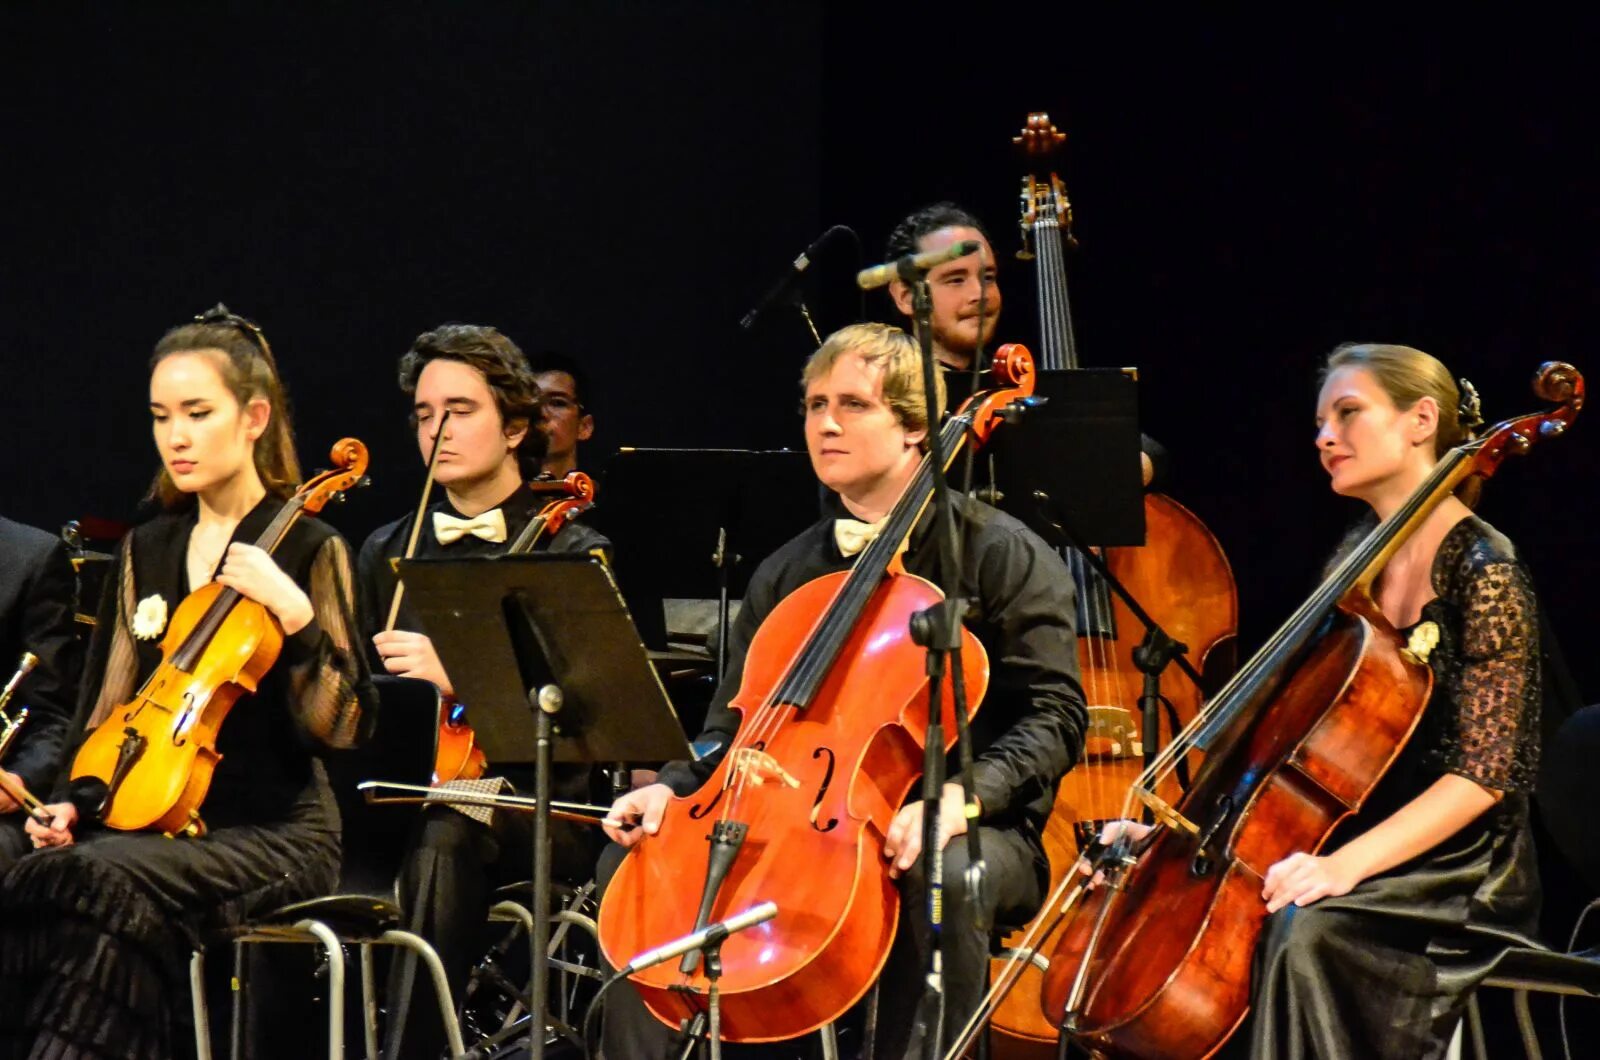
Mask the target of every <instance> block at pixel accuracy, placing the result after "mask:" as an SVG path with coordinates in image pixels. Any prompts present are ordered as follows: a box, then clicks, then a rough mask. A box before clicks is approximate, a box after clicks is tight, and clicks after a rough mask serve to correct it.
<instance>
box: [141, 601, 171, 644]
mask: <svg viewBox="0 0 1600 1060" xmlns="http://www.w3.org/2000/svg"><path fill="white" fill-rule="evenodd" d="M166 628H167V601H166V600H164V599H163V598H162V596H161V594H160V593H152V594H151V595H149V596H147V597H145V598H144V599H143V600H140V601H139V606H138V607H136V608H135V609H134V612H133V635H134V636H135V637H138V638H139V639H140V640H155V639H156V638H157V637H159V636H161V634H162V633H163V632H164V631H165V630H166Z"/></svg>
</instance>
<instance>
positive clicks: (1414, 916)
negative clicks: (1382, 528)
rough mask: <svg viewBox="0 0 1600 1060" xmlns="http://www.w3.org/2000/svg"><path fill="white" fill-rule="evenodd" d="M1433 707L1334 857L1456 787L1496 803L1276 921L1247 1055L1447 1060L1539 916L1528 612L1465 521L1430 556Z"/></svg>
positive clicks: (1537, 685)
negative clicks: (1403, 810)
mask: <svg viewBox="0 0 1600 1060" xmlns="http://www.w3.org/2000/svg"><path fill="white" fill-rule="evenodd" d="M1432 580H1433V588H1434V591H1435V592H1436V593H1437V594H1438V597H1437V599H1435V600H1432V601H1430V602H1429V603H1428V604H1427V605H1426V606H1425V607H1424V608H1423V609H1422V617H1421V619H1420V620H1419V621H1418V623H1417V625H1416V626H1413V627H1411V628H1410V629H1407V630H1403V631H1402V634H1403V635H1411V634H1412V633H1414V631H1415V630H1417V629H1418V628H1420V627H1423V626H1425V625H1427V624H1429V623H1432V624H1433V625H1434V626H1435V627H1436V628H1437V630H1438V634H1439V639H1438V644H1437V646H1436V647H1434V648H1433V650H1432V652H1431V654H1430V655H1429V656H1428V664H1429V666H1430V667H1431V668H1432V669H1433V672H1434V687H1433V696H1432V698H1431V699H1430V701H1429V703H1428V705H1427V707H1426V708H1425V710H1424V712H1423V716H1422V719H1421V721H1420V723H1419V724H1418V727H1417V729H1416V731H1415V733H1414V734H1413V736H1412V738H1411V740H1410V742H1409V743H1408V744H1407V745H1406V747H1405V748H1404V750H1403V751H1402V752H1401V755H1400V757H1399V758H1398V759H1397V760H1396V762H1395V764H1394V765H1393V766H1392V767H1391V768H1390V770H1389V772H1388V773H1387V774H1385V776H1384V778H1383V780H1382V781H1380V783H1379V786H1378V788H1377V790H1376V791H1374V792H1373V795H1372V797H1371V798H1370V799H1369V800H1368V802H1367V804H1366V806H1365V807H1363V809H1362V811H1361V813H1360V814H1358V815H1357V816H1356V817H1355V818H1353V819H1352V820H1351V821H1350V822H1347V823H1346V825H1345V826H1343V827H1342V828H1341V829H1340V831H1339V832H1338V833H1336V834H1335V835H1334V837H1333V838H1332V840H1331V841H1330V842H1329V844H1328V847H1327V849H1328V850H1330V851H1332V850H1336V849H1338V848H1339V846H1341V845H1343V843H1345V842H1347V841H1348V840H1350V839H1351V838H1353V837H1354V836H1356V835H1359V834H1360V833H1362V832H1365V831H1367V830H1368V829H1370V828H1371V827H1372V826H1373V825H1375V824H1377V823H1378V822H1380V821H1382V820H1384V819H1385V818H1386V817H1388V816H1389V815H1391V814H1393V813H1394V812H1395V811H1396V810H1398V809H1399V808H1400V807H1402V806H1404V805H1405V804H1406V803H1407V802H1409V801H1410V800H1411V799H1413V798H1415V797H1416V796H1417V795H1419V794H1421V793H1422V792H1423V791H1424V790H1425V789H1426V788H1428V787H1429V786H1430V785H1431V784H1432V783H1433V782H1434V781H1436V780H1438V779H1439V778H1440V777H1442V776H1444V775H1445V774H1447V773H1454V774H1457V775H1459V776H1463V777H1466V778H1467V779H1469V780H1472V781H1475V782H1476V783H1478V784H1481V785H1483V786H1484V787H1486V788H1491V789H1494V790H1496V791H1501V792H1504V793H1505V797H1504V798H1503V799H1502V800H1501V801H1500V802H1499V803H1497V804H1496V805H1495V806H1494V807H1493V808H1492V809H1490V810H1489V811H1488V812H1487V813H1485V814H1483V815H1482V816H1481V817H1479V818H1478V819H1477V820H1475V821H1473V822H1472V823H1471V824H1469V825H1468V826H1467V827H1465V828H1463V829H1462V830H1461V831H1460V832H1458V833H1456V834H1455V835H1454V836H1451V837H1450V838H1449V839H1447V840H1446V841H1445V842H1443V843H1441V844H1439V845H1438V846H1437V847H1435V848H1434V849H1432V850H1430V851H1428V852H1426V853H1424V854H1422V855H1420V856H1418V857H1417V858H1414V859H1413V860H1411V861H1409V862H1407V863H1405V864H1403V865H1399V866H1397V867H1395V868H1393V869H1391V870H1389V871H1388V872H1385V873H1382V874H1380V875H1377V876H1374V877H1372V878H1371V879H1368V880H1365V881H1363V882H1362V883H1360V884H1359V885H1357V886H1356V887H1355V888H1354V889H1353V890H1351V891H1350V893H1349V894H1347V895H1344V896H1342V897H1338V898H1324V899H1322V900H1320V901H1318V902H1315V903H1313V904H1311V905H1308V906H1306V907H1304V908H1296V907H1294V906H1289V907H1288V908H1285V909H1283V910H1280V911H1279V912H1277V913H1276V914H1274V915H1273V916H1272V917H1271V918H1270V919H1269V920H1268V922H1267V927H1266V931H1265V933H1264V934H1263V936H1262V939H1261V942H1260V944H1259V946H1258V948H1257V951H1256V963H1255V973H1254V974H1255V982H1254V997H1255V1010H1254V1013H1253V1019H1252V1023H1251V1025H1250V1027H1249V1030H1248V1034H1249V1045H1250V1055H1252V1056H1254V1057H1259V1058H1262V1060H1266V1058H1269V1057H1270V1058H1272V1060H1301V1058H1310V1057H1322V1058H1328V1060H1332V1058H1343V1057H1364V1058H1366V1057H1371V1058H1384V1057H1393V1058H1395V1060H1418V1058H1429V1057H1438V1056H1442V1055H1444V1052H1445V1049H1446V1048H1447V1047H1448V1045H1449V1042H1450V1037H1451V1034H1452V1032H1453V1031H1454V1029H1455V1026H1456V1024H1457V1023H1458V1022H1459V1020H1460V1017H1461V1013H1462V1009H1463V1007H1464V1006H1465V1004H1466V999H1467V996H1468V995H1469V994H1470V992H1471V990H1472V989H1473V988H1474V987H1475V986H1476V985H1477V983H1478V982H1479V980H1481V979H1482V978H1483V976H1484V974H1485V973H1486V971H1487V969H1488V966H1489V964H1490V962H1491V961H1492V960H1493V959H1494V956H1495V955H1496V954H1497V953H1498V952H1499V951H1500V950H1501V949H1502V948H1504V947H1505V946H1506V945H1507V944H1508V943H1511V944H1525V942H1526V937H1527V933H1529V932H1531V931H1532V930H1533V928H1534V926H1535V921H1536V919H1537V916H1538V911H1539V882H1538V867H1537V864H1536V862H1535V859H1534V850H1533V842H1532V837H1531V836H1530V834H1529V829H1528V799H1529V795H1530V793H1531V791H1532V788H1533V784H1534V779H1535V774H1536V772H1537V770H1538V765H1539V730H1540V724H1539V714H1540V707H1541V673H1540V662H1539V659H1540V656H1539V620H1538V608H1537V604H1536V602H1535V600H1534V595H1533V589H1532V586H1531V583H1530V581H1529V579H1528V576H1527V573H1526V572H1525V571H1524V570H1523V568H1522V566H1521V565H1520V564H1519V563H1518V561H1517V558H1516V552H1515V550H1514V549H1513V547H1512V545H1511V543H1510V542H1509V541H1507V540H1506V538H1505V537H1503V536H1501V535H1500V534H1499V533H1498V532H1497V531H1495V530H1494V528H1492V527H1491V526H1489V525H1488V524H1487V523H1485V522H1483V521H1482V520H1481V519H1478V518H1476V517H1469V518H1467V519H1465V520H1463V521H1462V522H1460V523H1458V524H1457V525H1456V526H1455V527H1453V528H1452V529H1451V530H1450V531H1449V533H1447V534H1446V535H1445V537H1444V540H1443V541H1442V542H1441V543H1440V545H1439V550H1438V552H1437V554H1436V555H1435V557H1434V561H1433V568H1432Z"/></svg>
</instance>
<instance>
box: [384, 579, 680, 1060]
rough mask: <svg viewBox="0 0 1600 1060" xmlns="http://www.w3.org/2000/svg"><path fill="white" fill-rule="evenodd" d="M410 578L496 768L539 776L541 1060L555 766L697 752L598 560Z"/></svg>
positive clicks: (535, 1044)
mask: <svg viewBox="0 0 1600 1060" xmlns="http://www.w3.org/2000/svg"><path fill="white" fill-rule="evenodd" d="M400 577H401V578H402V579H403V580H404V581H405V583H406V586H407V591H408V593H409V594H410V600H411V604H412V606H413V607H414V608H416V612H417V615H418V617H419V618H420V619H421V621H422V626H423V629H424V630H425V631H426V632H427V634H428V636H429V637H430V638H431V639H432V641H433V645H434V649H435V650H436V651H437V652H438V653H439V659H440V661H441V662H442V663H443V664H444V666H445V669H446V671H448V672H449V673H450V674H451V675H452V678H453V680H454V683H455V686H456V692H457V694H458V696H459V697H460V700H461V702H463V703H466V704H468V705H469V708H470V710H471V711H472V727H473V730H474V732H476V734H477V737H478V742H479V744H480V745H481V746H482V747H483V750H484V753H485V755H487V756H488V758H489V760H490V761H492V762H522V763H526V762H532V763H533V764H534V767H535V780H534V786H535V790H534V798H535V800H536V802H537V806H536V808H535V809H534V811H533V812H534V841H533V880H534V907H533V920H534V938H533V961H534V965H533V988H532V999H531V1000H532V1004H533V1012H532V1017H533V1018H532V1020H531V1034H530V1040H529V1051H530V1055H531V1056H532V1057H533V1060H542V1058H543V1056H544V1036H545V1019H546V1005H547V1003H548V999H547V998H546V993H547V991H548V981H549V968H548V966H547V961H546V957H547V955H548V951H549V943H550V856H551V855H550V769H551V765H552V763H553V762H555V761H560V762H639V761H663V760H668V759H687V758H690V757H692V756H691V754H690V751H689V744H688V741H687V740H686V739H685V737H684V735H683V728H682V726H680V725H679V724H678V718H677V715H676V714H674V713H673V710H672V704H671V703H670V702H668V700H667V695H666V691H665V690H664V689H663V688H662V687H661V680H660V678H658V677H657V676H656V671H655V668H654V667H653V666H652V665H651V663H650V659H649V657H648V655H647V654H646V651H645V647H644V645H643V644H642V643H641V642H640V640H639V634H638V631H637V630H636V629H635V628H634V625H633V620H632V619H631V618H630V617H629V614H628V608H627V605H626V604H624V603H623V600H622V594H621V593H620V592H619V591H618V589H617V583H616V579H615V578H614V577H613V575H612V572H611V568H610V567H609V566H607V565H606V562H605V560H603V559H602V558H600V557H599V556H598V555H588V554H578V553H574V554H555V555H551V554H548V553H535V554H532V555H519V556H479V557H470V558H465V559H413V560H403V561H401V564H400ZM557 715H559V717H557Z"/></svg>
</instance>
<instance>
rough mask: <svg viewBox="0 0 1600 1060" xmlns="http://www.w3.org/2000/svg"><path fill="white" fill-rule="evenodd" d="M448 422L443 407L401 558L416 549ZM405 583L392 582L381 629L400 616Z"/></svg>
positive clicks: (388, 628)
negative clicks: (391, 595)
mask: <svg viewBox="0 0 1600 1060" xmlns="http://www.w3.org/2000/svg"><path fill="white" fill-rule="evenodd" d="M449 422H450V410H449V409H445V410H444V413H443V414H442V415H441V416H440V417H439V429H438V430H437V431H435V432H434V435H433V449H432V451H431V452H429V453H428V475H427V477H426V478H424V479H423V480H422V500H421V501H420V502H418V504H417V514H416V517H415V518H413V519H412V520H411V538H410V540H408V541H407V542H406V554H405V555H404V556H402V557H401V558H402V559H410V558H411V557H412V556H413V555H415V554H416V551H417V538H418V537H420V536H421V534H422V517H423V516H425V515H427V514H428V498H429V496H431V495H432V493H433V473H434V471H435V470H436V469H437V468H438V466H439V447H440V445H441V444H442V443H443V442H444V425H445V424H446V423H449ZM405 595H406V583H405V582H403V581H401V580H400V579H399V578H398V577H397V578H395V582H394V596H393V597H392V598H391V599H390V600H389V620H388V621H387V622H385V623H384V624H383V631H384V632H385V633H391V632H393V631H394V624H395V622H396V621H397V620H398V619H399V618H400V601H401V600H403V599H405Z"/></svg>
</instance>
